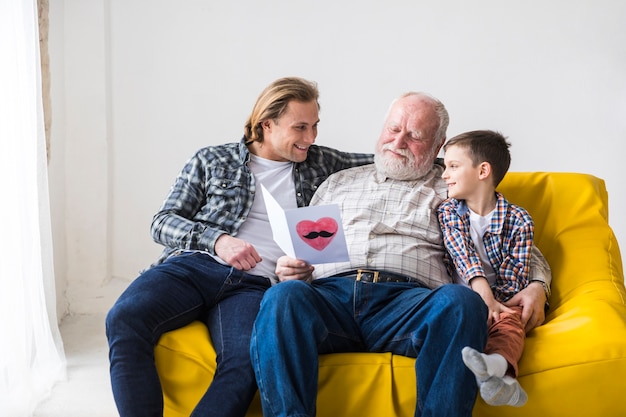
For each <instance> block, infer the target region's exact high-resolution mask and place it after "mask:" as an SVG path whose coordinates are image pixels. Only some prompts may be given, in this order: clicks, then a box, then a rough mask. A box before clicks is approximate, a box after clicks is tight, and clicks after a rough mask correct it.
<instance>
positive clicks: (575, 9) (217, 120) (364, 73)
mask: <svg viewBox="0 0 626 417" xmlns="http://www.w3.org/2000/svg"><path fill="white" fill-rule="evenodd" d="M50 7H51V18H50V20H51V34H50V37H51V45H50V55H51V60H52V65H53V74H52V76H53V80H52V82H53V98H56V100H55V102H54V104H55V105H56V106H60V107H62V109H55V110H54V111H53V127H54V126H56V129H57V130H56V132H59V131H60V132H63V133H62V134H58V135H56V136H55V135H54V131H53V144H52V149H53V156H55V152H59V153H60V152H63V153H64V155H63V156H61V155H57V157H58V158H63V163H62V164H63V167H64V172H63V170H58V172H56V171H55V172H52V174H53V175H52V176H51V177H52V178H51V181H52V182H55V184H53V185H52V192H55V191H59V192H60V193H61V194H63V195H62V197H59V196H53V198H62V199H63V201H64V204H63V205H61V204H59V205H58V207H59V208H61V207H64V214H62V213H61V212H60V209H59V210H57V212H56V218H55V219H54V220H55V226H56V228H57V230H58V229H64V230H65V233H64V235H65V238H64V245H65V247H66V253H65V254H62V255H61V256H64V257H65V258H64V259H65V262H66V269H67V270H66V274H65V275H66V277H67V281H68V283H69V284H70V288H71V287H72V285H73V284H86V285H93V286H98V285H101V284H102V283H103V282H106V280H107V279H109V278H110V277H120V278H124V279H129V280H130V279H133V278H134V277H135V276H136V275H137V273H138V271H139V270H140V269H142V268H144V267H145V266H146V265H148V264H149V263H150V262H152V261H153V260H154V258H155V257H156V256H157V255H158V253H159V252H160V247H159V246H158V245H156V244H154V243H153V242H152V241H151V238H150V235H149V227H150V221H151V218H152V215H153V214H154V212H155V211H156V210H157V209H158V207H159V206H160V204H161V202H162V200H163V198H164V197H165V195H166V193H167V191H168V189H169V186H170V185H171V183H172V182H173V180H174V177H175V176H176V174H177V173H178V171H179V170H180V169H181V168H182V166H183V164H184V162H185V160H186V159H187V158H188V157H189V156H190V155H191V154H192V153H193V152H194V151H195V150H197V149H198V148H200V147H202V146H205V145H208V144H219V143H223V142H230V141H235V140H238V139H239V137H240V136H241V133H242V130H243V129H242V128H243V123H244V121H245V118H246V117H247V115H248V113H249V111H250V110H251V108H252V105H253V102H254V100H255V99H256V97H257V95H258V93H259V92H260V91H261V89H262V88H263V87H265V86H266V85H267V84H268V83H269V82H271V81H273V80H274V79H276V78H278V77H282V76H286V75H298V76H303V77H305V78H309V79H312V80H315V81H317V82H318V83H319V87H320V90H321V99H320V101H321V105H322V113H321V120H322V122H321V125H320V133H319V136H318V143H319V144H325V145H330V146H335V147H339V148H342V149H346V150H353V151H372V150H373V146H374V143H375V141H376V139H377V136H378V133H379V130H380V127H381V123H382V119H383V116H384V112H385V110H386V109H387V106H388V104H389V102H390V101H391V100H392V99H393V98H395V97H396V96H397V95H399V94H400V93H402V92H404V91H407V90H423V91H428V92H430V93H432V94H434V95H435V96H437V97H438V98H440V99H441V100H442V101H443V102H444V103H445V104H446V105H447V107H448V110H449V112H450V115H451V123H450V128H449V131H448V133H449V137H451V136H453V135H455V134H458V133H460V132H462V131H465V130H469V129H478V128H490V129H498V130H501V131H502V132H503V133H504V134H505V135H507V136H509V139H510V141H511V142H512V143H513V147H512V149H511V151H512V154H513V164H512V167H511V170H512V171H574V172H585V173H590V174H593V175H596V176H599V177H601V178H604V179H605V180H606V184H607V187H608V190H609V193H610V213H611V217H610V223H611V225H612V227H613V229H614V230H615V232H616V234H617V236H618V240H619V241H620V242H622V245H623V246H624V247H625V248H626V243H623V242H626V218H624V216H621V215H620V212H621V210H620V209H619V207H622V206H624V204H626V189H625V188H626V187H624V186H623V185H622V184H621V178H620V176H619V174H620V173H621V171H622V170H621V169H620V168H621V166H620V163H621V160H622V159H623V158H622V157H621V154H620V151H621V150H622V149H623V146H624V145H623V143H624V140H625V139H626V117H624V116H625V115H626V54H625V53H624V45H626V29H625V28H626V26H625V25H624V22H625V21H626V2H623V1H620V0H551V1H549V2H546V1H539V0H533V1H527V2H512V1H496V0H476V1H473V2H466V1H463V0H443V1H438V2H432V1H429V2H426V1H416V0H405V1H398V0H391V1H387V2H362V1H343V2H338V1H331V0H321V1H317V2H301V1H294V0H275V1H271V2H254V1H237V2H227V1H222V2H218V1H206V0H185V1H175V0H169V1H165V0H161V1H147V0H144V1H141V0H92V1H81V0H64V1H63V0H58V1H55V2H51V5H50ZM55 61H60V62H62V63H63V64H62V65H60V64H58V62H57V65H55ZM60 96H63V97H64V98H63V101H62V102H60V100H59V97H60ZM57 182H60V183H64V186H63V187H61V186H58V185H57V184H56V183H57ZM58 235H59V233H57V235H56V236H58ZM63 263H64V261H63V260H62V261H61V264H63ZM58 275H59V273H58V272H57V276H58ZM68 297H69V298H70V303H71V297H72V294H71V291H70V294H69V295H68Z"/></svg>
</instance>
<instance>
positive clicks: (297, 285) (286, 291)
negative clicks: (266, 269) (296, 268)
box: [261, 280, 311, 307]
mask: <svg viewBox="0 0 626 417" xmlns="http://www.w3.org/2000/svg"><path fill="white" fill-rule="evenodd" d="M309 290H311V285H310V284H308V283H306V282H304V281H296V280H294V281H285V282H281V283H280V284H277V285H274V286H273V287H272V288H270V289H268V290H267V291H266V292H265V295H264V296H263V302H262V303H261V307H263V305H264V304H270V303H271V305H279V304H282V303H285V302H286V301H287V300H288V301H289V302H290V303H291V302H293V301H294V300H297V299H300V298H306V295H305V294H306V293H307V292H308V291H309Z"/></svg>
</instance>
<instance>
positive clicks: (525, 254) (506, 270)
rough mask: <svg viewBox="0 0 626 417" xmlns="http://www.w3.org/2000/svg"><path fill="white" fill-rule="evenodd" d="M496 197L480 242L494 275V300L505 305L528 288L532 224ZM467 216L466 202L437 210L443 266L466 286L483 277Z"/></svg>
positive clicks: (445, 204)
mask: <svg viewBox="0 0 626 417" xmlns="http://www.w3.org/2000/svg"><path fill="white" fill-rule="evenodd" d="M496 197H497V203H496V209H495V211H494V213H493V217H492V219H491V224H490V225H489V228H488V229H487V231H486V232H485V235H484V236H483V242H484V244H485V250H486V252H487V256H488V258H489V261H490V263H491V266H492V267H493V269H494V271H495V272H496V283H495V285H494V286H492V290H493V293H494V296H495V298H496V299H497V300H498V301H500V302H504V301H506V300H508V299H509V298H511V297H512V296H513V295H514V294H516V293H517V292H519V291H520V290H522V289H524V288H525V287H526V286H527V285H528V271H529V265H530V251H531V247H532V244H533V235H534V224H533V220H532V218H531V217H530V214H528V212H527V211H526V210H525V209H523V208H522V207H519V206H516V205H514V204H510V203H509V202H508V201H507V200H506V199H505V198H504V196H503V195H502V194H500V193H496ZM469 214H470V213H469V208H468V207H467V205H466V204H465V201H464V200H456V199H454V198H449V199H447V200H446V201H444V202H443V203H441V205H440V206H439V210H438V216H439V224H440V225H441V230H442V232H443V241H444V244H445V247H446V250H447V252H446V254H445V255H444V262H445V263H446V266H447V267H448V271H449V272H450V273H452V271H451V268H453V267H455V268H456V271H457V273H458V275H459V276H460V277H461V278H462V279H463V280H464V281H465V282H466V283H468V284H469V282H470V281H471V280H472V279H473V278H475V277H478V276H482V277H484V276H485V272H484V270H483V267H482V263H481V261H480V258H479V255H478V253H477V251H476V248H475V247H474V242H473V241H472V238H471V235H470V220H469Z"/></svg>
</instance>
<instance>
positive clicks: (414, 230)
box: [250, 93, 549, 417]
mask: <svg viewBox="0 0 626 417" xmlns="http://www.w3.org/2000/svg"><path fill="white" fill-rule="evenodd" d="M447 126H448V113H447V111H446V109H445V107H444V106H443V104H442V103H441V102H439V101H438V100H436V99H435V98H433V97H431V96H429V95H427V94H424V93H408V94H406V95H404V96H402V97H400V98H399V99H397V100H396V101H394V103H393V104H392V106H391V108H390V110H389V112H388V115H387V118H386V121H385V124H384V127H383V131H382V133H381V135H380V138H379V141H378V144H377V148H376V157H375V164H373V165H367V166H362V167H358V168H353V169H348V170H344V171H341V172H340V173H338V174H335V175H333V176H331V177H329V179H328V180H327V181H326V182H325V183H324V184H322V185H321V186H320V188H319V189H318V191H317V193H316V194H315V196H314V198H313V200H312V202H311V203H312V204H333V203H336V204H339V207H340V209H341V216H342V221H343V223H344V225H345V227H344V229H345V236H346V240H347V244H348V251H349V255H350V261H349V262H345V263H338V264H323V265H316V266H315V268H314V267H313V266H312V265H308V264H306V262H304V261H302V260H296V259H293V258H289V257H281V258H279V260H278V263H277V267H276V268H277V269H276V271H277V274H278V276H279V278H280V280H281V283H280V284H278V285H276V286H274V287H272V288H271V289H270V290H268V291H267V292H266V293H265V296H264V299H263V302H262V303H261V309H260V311H259V315H258V316H257V320H256V322H255V326H254V330H253V334H252V341H251V348H250V350H251V356H252V362H253V365H254V371H255V373H256V378H257V383H258V385H259V390H260V393H261V400H262V403H263V413H264V415H265V416H267V417H270V416H281V417H287V416H298V417H301V416H315V403H316V393H317V372H318V355H319V354H324V353H337V352H393V353H395V354H400V355H405V356H409V357H414V358H417V360H416V364H415V368H416V378H417V386H418V387H419V395H418V402H417V406H416V410H415V415H416V416H422V415H425V416H455V417H464V416H465V417H469V416H471V414H472V409H473V406H474V402H475V400H476V392H477V385H476V380H475V378H474V375H473V374H472V373H471V372H470V371H469V369H467V368H466V367H465V366H464V364H463V362H462V359H461V355H460V351H461V349H462V348H463V347H465V346H471V347H473V348H475V349H477V350H479V349H482V347H483V346H484V344H485V341H486V336H487V325H486V324H487V307H486V306H485V304H484V303H483V301H482V300H481V298H480V297H479V296H478V295H477V294H476V293H474V292H473V291H471V290H470V289H468V288H466V287H463V286H460V285H446V284H449V283H451V279H450V277H449V275H448V273H447V271H446V267H445V265H444V264H443V255H444V251H445V250H444V247H443V242H442V240H441V230H440V228H439V222H438V220H437V215H436V212H437V207H438V206H439V204H440V203H441V202H442V201H443V200H444V199H445V198H446V184H445V182H444V181H443V180H442V179H441V174H442V172H443V168H442V167H441V166H439V165H435V164H434V162H435V158H436V156H437V153H438V151H439V149H440V148H441V146H442V145H443V142H444V140H445V137H446V129H447ZM313 272H315V275H314V277H315V278H318V279H314V280H313V281H312V283H310V284H309V283H308V282H307V281H308V280H309V279H310V278H311V274H312V273H313ZM323 277H328V278H323ZM537 277H538V276H537ZM538 278H539V277H538ZM540 279H542V280H544V281H545V280H549V276H545V275H544V277H542V278H540ZM518 297H520V298H523V301H522V302H523V304H524V310H525V311H524V314H525V316H524V317H525V318H526V320H527V321H528V323H529V325H530V326H534V325H536V323H540V322H542V321H543V318H544V317H543V303H544V302H545V294H544V290H543V287H542V286H541V285H539V284H533V285H530V286H529V287H528V288H526V289H525V290H524V291H523V292H521V293H520V294H518ZM520 298H518V299H516V300H514V302H520V301H519V300H520ZM346 389H349V387H346Z"/></svg>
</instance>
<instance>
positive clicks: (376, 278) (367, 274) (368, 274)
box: [336, 269, 420, 283]
mask: <svg viewBox="0 0 626 417" xmlns="http://www.w3.org/2000/svg"><path fill="white" fill-rule="evenodd" d="M336 276H338V277H345V278H352V279H354V280H356V281H363V282H415V283H420V282H419V281H418V280H417V279H415V278H413V277H409V276H407V275H402V274H396V273H395V272H389V271H377V270H375V269H355V270H354V271H348V272H343V273H341V274H338V275H336Z"/></svg>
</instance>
